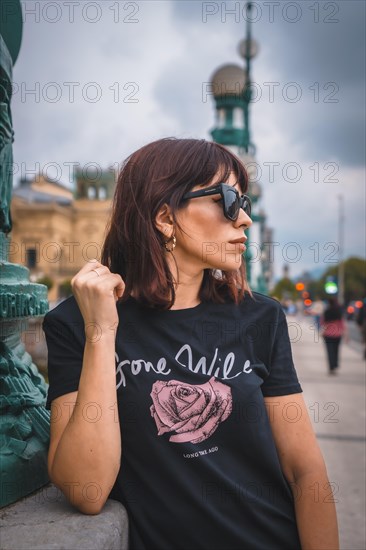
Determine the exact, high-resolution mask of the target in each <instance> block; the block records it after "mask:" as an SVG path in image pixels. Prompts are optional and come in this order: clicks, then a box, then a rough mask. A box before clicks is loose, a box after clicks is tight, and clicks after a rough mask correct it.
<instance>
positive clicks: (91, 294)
mask: <svg viewBox="0 0 366 550" xmlns="http://www.w3.org/2000/svg"><path fill="white" fill-rule="evenodd" d="M71 287H72V291H73V294H74V296H75V299H76V301H77V303H78V306H79V309H80V311H81V314H82V316H83V319H84V322H85V331H86V332H87V334H88V336H89V338H90V337H91V339H92V340H94V339H95V338H98V337H100V336H101V335H102V334H106V333H107V334H108V333H109V331H111V330H112V331H115V330H116V328H117V325H118V313H117V307H116V301H117V300H118V298H120V297H121V296H122V294H123V292H124V289H125V283H124V281H123V279H122V277H121V276H120V275H118V274H117V273H111V272H110V271H109V269H108V267H107V266H105V265H103V264H101V263H100V262H98V261H97V260H91V261H89V262H87V263H86V264H85V265H84V266H83V267H82V268H81V269H80V271H78V273H77V274H76V275H75V276H74V277H73V278H72V279H71Z"/></svg>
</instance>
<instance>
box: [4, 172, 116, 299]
mask: <svg viewBox="0 0 366 550" xmlns="http://www.w3.org/2000/svg"><path fill="white" fill-rule="evenodd" d="M115 178H116V174H115V172H114V171H113V169H109V170H106V171H105V172H102V173H100V172H99V173H98V174H95V175H94V176H93V174H90V173H88V174H87V177H85V176H84V175H83V173H81V172H76V173H75V175H74V181H75V191H74V192H73V191H71V190H70V189H69V188H67V187H65V186H64V185H62V184H60V183H59V182H56V181H52V180H49V179H46V178H45V177H43V176H42V175H39V176H37V177H36V178H35V179H34V180H32V181H29V180H26V179H22V180H21V181H20V183H19V185H18V187H16V188H15V189H14V190H13V198H12V204H11V215H12V220H13V229H12V233H11V245H10V250H9V261H11V262H13V263H18V264H21V265H25V266H26V267H28V269H29V270H30V278H31V280H32V281H40V282H42V280H44V279H45V278H47V279H49V280H50V281H51V282H52V288H50V290H49V295H48V297H49V301H50V302H54V301H56V300H58V299H60V298H63V297H65V296H67V295H68V294H69V285H70V280H71V278H72V277H73V275H74V274H75V273H76V272H77V271H78V270H79V269H80V268H81V267H82V266H83V265H84V264H85V262H87V261H88V260H90V259H92V258H98V259H99V260H100V254H101V248H102V244H103V240H104V236H105V231H106V226H107V224H108V220H109V216H110V210H111V200H112V197H113V193H114V188H115Z"/></svg>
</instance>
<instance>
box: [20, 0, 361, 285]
mask: <svg viewBox="0 0 366 550" xmlns="http://www.w3.org/2000/svg"><path fill="white" fill-rule="evenodd" d="M55 4H56V3H55V2H51V3H48V4H47V5H48V6H49V7H48V8H47V9H46V11H42V10H44V9H45V8H44V6H45V5H46V4H42V3H40V2H32V1H28V2H25V3H23V9H24V10H25V9H26V10H27V13H25V14H24V18H25V24H24V33H23V43H22V47H21V51H20V55H19V58H18V61H17V63H16V65H15V68H14V82H15V93H14V97H13V100H12V112H13V123H14V129H15V142H14V157H15V158H14V160H15V163H16V168H17V169H18V172H17V173H16V174H15V180H17V179H18V178H19V176H20V175H21V174H22V175H25V173H27V172H28V175H30V174H31V171H32V170H36V169H37V163H38V164H39V165H40V167H45V166H46V167H47V166H48V163H50V162H52V163H54V167H53V168H52V166H51V167H50V168H49V170H50V172H49V176H50V177H55V175H56V176H59V174H55V171H56V172H57V168H55V166H56V165H59V166H60V169H61V173H62V176H61V179H62V181H64V182H67V181H68V180H69V166H68V164H67V163H70V162H78V163H80V164H81V165H82V166H83V165H85V164H86V163H88V162H97V163H99V164H100V165H101V166H102V167H107V166H109V165H110V164H113V163H117V164H118V163H120V162H121V161H122V159H124V158H125V157H126V156H127V155H129V154H130V153H131V152H132V151H134V150H135V149H137V148H138V147H140V146H142V145H143V144H144V143H147V142H149V141H152V140H154V139H157V138H159V137H163V136H174V135H175V136H179V137H199V138H201V137H206V138H208V139H211V137H210V134H209V131H210V130H211V129H212V128H213V126H214V124H215V112H214V103H213V101H212V98H211V97H209V96H207V97H206V96H205V94H204V90H205V83H207V82H208V81H209V79H210V77H211V76H212V74H213V72H214V71H215V70H216V69H217V68H218V67H219V66H220V65H222V64H223V63H239V64H240V63H241V64H243V60H242V59H241V58H240V57H239V55H238V53H237V45H238V42H239V40H241V39H242V37H243V35H244V33H245V26H246V21H245V12H244V11H243V9H244V7H245V4H244V3H243V2H200V1H194V2H193V1H192V2H190V1H184V2H183V1H155V0H152V1H148V2H127V3H126V2H113V1H108V0H105V1H103V2H97V3H95V2H93V3H87V4H88V5H89V8H85V6H86V5H87V4H85V3H75V7H74V14H73V16H71V14H70V13H69V10H70V9H71V8H69V7H68V4H67V3H64V2H60V3H59V7H60V9H61V15H60V14H57V13H56V11H55V10H56V8H55ZM76 4H78V5H76ZM91 4H94V5H95V4H97V6H99V11H98V9H97V8H94V11H93V7H91ZM254 5H255V9H256V10H257V12H254V15H256V17H255V21H254V22H253V25H252V33H253V36H254V38H255V39H256V40H257V41H258V42H259V45H260V51H259V55H258V56H257V57H256V58H255V59H254V60H253V65H252V79H253V81H254V87H256V90H255V89H254V91H257V93H258V97H257V98H256V99H255V101H254V102H253V103H252V105H251V114H250V120H251V132H252V140H253V141H254V143H255V144H256V145H257V160H258V163H259V164H260V165H261V166H262V175H261V179H260V181H261V184H262V186H263V199H262V204H263V206H264V208H265V209H266V214H267V221H268V223H269V225H271V226H272V227H273V228H274V238H275V240H277V241H280V242H281V243H286V242H288V241H289V239H291V240H292V239H293V240H295V241H296V242H298V243H299V244H300V246H301V247H303V249H304V251H305V249H306V248H307V247H309V246H311V244H312V243H315V242H319V243H325V242H332V241H334V239H335V238H338V237H335V235H336V226H337V204H338V202H337V194H339V193H343V194H344V196H345V202H346V228H345V230H346V241H345V245H346V252H347V254H349V255H350V254H359V255H363V254H364V249H365V247H364V241H363V238H362V234H363V233H364V231H363V230H364V225H365V215H364V206H363V205H364V176H363V170H362V167H363V166H364V164H365V162H364V161H365V153H364V147H365V144H364V119H365V113H364V106H363V98H364V92H365V89H364V75H365V72H364V60H365V59H364V58H365V49H364V42H365V31H364V28H363V21H364V14H365V4H364V3H363V2H357V1H353V0H349V1H348V2H338V1H337V2H327V3H322V2H315V3H313V2H311V3H310V2H286V3H280V4H279V5H278V2H266V3H260V2H254ZM36 6H38V8H37V7H36ZM42 6H43V7H42ZM52 6H53V7H52ZM237 6H239V7H237ZM286 6H287V7H286ZM32 9H33V11H34V10H37V9H38V10H40V12H39V14H38V15H39V17H38V19H37V14H35V15H32V14H31V13H30V11H31V10H32ZM216 9H217V11H216ZM52 10H53V11H52ZM205 10H206V11H205ZM210 10H211V12H210ZM225 10H226V11H225ZM230 10H234V12H233V11H232V12H231V13H230ZM271 10H273V12H271ZM213 12H215V13H213ZM297 12H298V13H300V12H301V16H300V18H299V19H298V20H297V21H294V20H295V19H296V17H297V14H298V13H297ZM57 15H60V18H59V19H58V20H57V21H55V22H54V23H52V22H51V20H52V18H56V16H57ZM93 19H94V21H93ZM291 21H294V22H291ZM71 83H74V84H71ZM293 83H295V84H293ZM317 83H318V84H317ZM332 83H334V84H332ZM332 86H333V87H332ZM32 89H33V90H36V92H35V94H33V95H32V94H31V93H27V90H28V91H29V90H32ZM72 89H73V91H74V98H73V100H72V99H71V97H70V94H71V91H72ZM57 94H59V95H60V97H59V98H58V99H57V100H53V98H55V97H57ZM98 94H99V96H100V97H98ZM271 94H272V95H271ZM296 94H298V95H299V98H298V101H293V98H294V97H295V98H296ZM93 97H97V100H95V101H93ZM333 99H335V100H336V101H335V102H333V101H331V100H333ZM135 100H137V101H135ZM271 162H277V163H279V166H277V165H276V167H275V170H276V171H275V176H276V177H275V179H274V181H272V180H271V177H270V174H269V172H268V170H269V167H268V163H271ZM265 163H267V165H266V164H265ZM291 163H292V164H293V167H292V170H294V167H296V165H298V166H300V167H301V171H302V172H301V173H302V176H301V179H300V180H299V182H291V181H287V180H288V179H290V178H291V174H292V172H291V169H290V168H289V165H291ZM286 167H287V168H286ZM334 167H336V168H337V167H338V168H337V171H336V173H335V175H333V179H334V178H335V179H337V178H338V179H339V182H336V183H334V182H331V181H328V180H329V179H331V178H332V170H333V171H334ZM287 170H288V171H287ZM316 172H318V178H316ZM286 178H287V180H286ZM319 246H320V245H319ZM323 252H324V253H325V252H326V251H323ZM307 254H308V256H306V257H305V252H304V256H303V258H302V259H301V261H299V262H296V264H295V263H294V264H293V273H294V274H295V273H300V272H301V270H302V268H303V266H306V267H307V268H308V267H309V265H311V263H312V257H311V255H312V254H313V252H312V251H311V250H310V251H308V252H307ZM282 260H283V259H282V257H281V256H280V257H279V258H278V260H277V261H276V272H277V274H278V273H280V271H281V267H282Z"/></svg>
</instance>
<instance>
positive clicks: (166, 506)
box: [43, 292, 302, 550]
mask: <svg viewBox="0 0 366 550" xmlns="http://www.w3.org/2000/svg"><path fill="white" fill-rule="evenodd" d="M118 313H119V326H118V330H117V334H116V355H115V357H116V387H117V401H118V414H119V420H120V425H121V431H122V448H123V451H122V461H121V468H120V471H119V474H118V477H117V480H116V483H115V485H114V487H113V490H112V492H111V495H110V496H111V498H114V499H116V500H119V501H120V502H122V503H123V504H124V506H125V507H126V509H127V511H128V514H129V522H130V549H131V550H150V549H158V550H188V549H189V550H199V549H202V550H208V549H209V550H224V549H227V550H228V549H230V550H234V549H240V550H244V549H245V550H269V549H271V550H274V549H278V550H299V549H300V542H299V536H298V531H297V526H296V520H295V513H294V502H293V497H292V491H291V488H290V485H289V484H288V483H287V481H286V479H285V477H284V475H283V472H282V470H281V466H280V462H279V459H278V455H277V452H276V447H275V444H274V440H273V436H272V432H271V427H270V422H269V418H268V414H269V412H268V411H267V410H266V408H265V404H264V399H263V397H265V396H280V395H287V394H293V393H299V392H301V391H302V389H301V386H300V385H299V382H298V379H297V376H296V372H295V368H294V365H293V361H292V354H291V346H290V341H289V335H288V327H287V322H286V318H285V315H284V313H283V311H282V308H281V306H280V304H279V303H278V302H277V301H275V300H273V299H271V298H269V297H267V296H264V295H262V294H259V293H256V292H254V293H253V298H251V297H250V296H249V295H248V294H246V296H245V298H244V299H243V301H242V302H241V303H240V304H239V305H235V304H233V303H225V304H213V303H201V304H199V305H198V306H196V307H193V308H189V309H183V310H170V311H158V310H156V309H152V308H148V307H146V306H143V305H140V304H139V303H138V302H137V301H136V300H135V299H134V298H129V299H128V301H127V302H125V303H123V304H121V303H119V304H118ZM43 328H44V331H45V333H46V337H47V344H48V353H49V356H48V373H49V383H50V386H49V391H48V400H47V407H49V406H50V402H51V401H52V400H53V399H55V398H56V397H59V396H60V395H63V394H65V393H68V392H71V391H76V390H77V389H78V384H79V378H80V372H81V368H82V359H83V348H84V344H85V335H84V323H83V319H82V316H81V313H80V310H79V308H78V305H77V302H76V300H75V298H74V297H71V298H68V299H67V300H65V301H64V302H62V303H61V304H60V305H59V306H57V307H56V308H55V309H53V310H52V311H50V312H49V313H48V314H47V315H46V316H45V319H44V324H43ZM274 406H275V405H274ZM272 410H273V409H272Z"/></svg>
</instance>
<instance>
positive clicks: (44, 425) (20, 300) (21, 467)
mask: <svg viewBox="0 0 366 550" xmlns="http://www.w3.org/2000/svg"><path fill="white" fill-rule="evenodd" d="M7 248H8V239H7V237H6V236H5V235H4V233H0V270H1V281H0V331H1V332H0V334H1V339H0V340H1V341H0V384H1V396H0V415H1V416H0V442H1V445H0V464H1V493H0V506H5V505H7V504H10V503H11V502H14V501H16V500H18V499H19V498H21V497H23V496H25V495H27V494H29V493H30V492H32V491H35V490H36V489H38V488H39V487H41V486H42V485H44V484H46V483H47V482H48V475H47V464H46V456H47V448H48V439H49V422H50V420H49V411H47V410H46V409H45V407H44V404H45V399H46V393H47V386H46V384H45V381H44V379H43V377H42V376H41V375H40V374H39V372H38V370H37V367H36V366H35V365H34V364H33V363H32V358H31V356H30V355H29V353H27V352H26V351H25V348H24V344H23V343H22V342H21V333H22V330H24V328H25V326H26V323H27V319H28V318H29V317H31V316H34V315H43V314H44V313H45V312H46V311H47V309H48V302H47V287H46V286H44V285H39V284H35V283H31V282H29V279H28V273H29V271H28V269H27V268H25V267H23V266H20V265H15V264H10V263H9V262H7V261H6V260H5V259H3V258H4V256H5V257H6V252H4V251H6V250H7Z"/></svg>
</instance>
